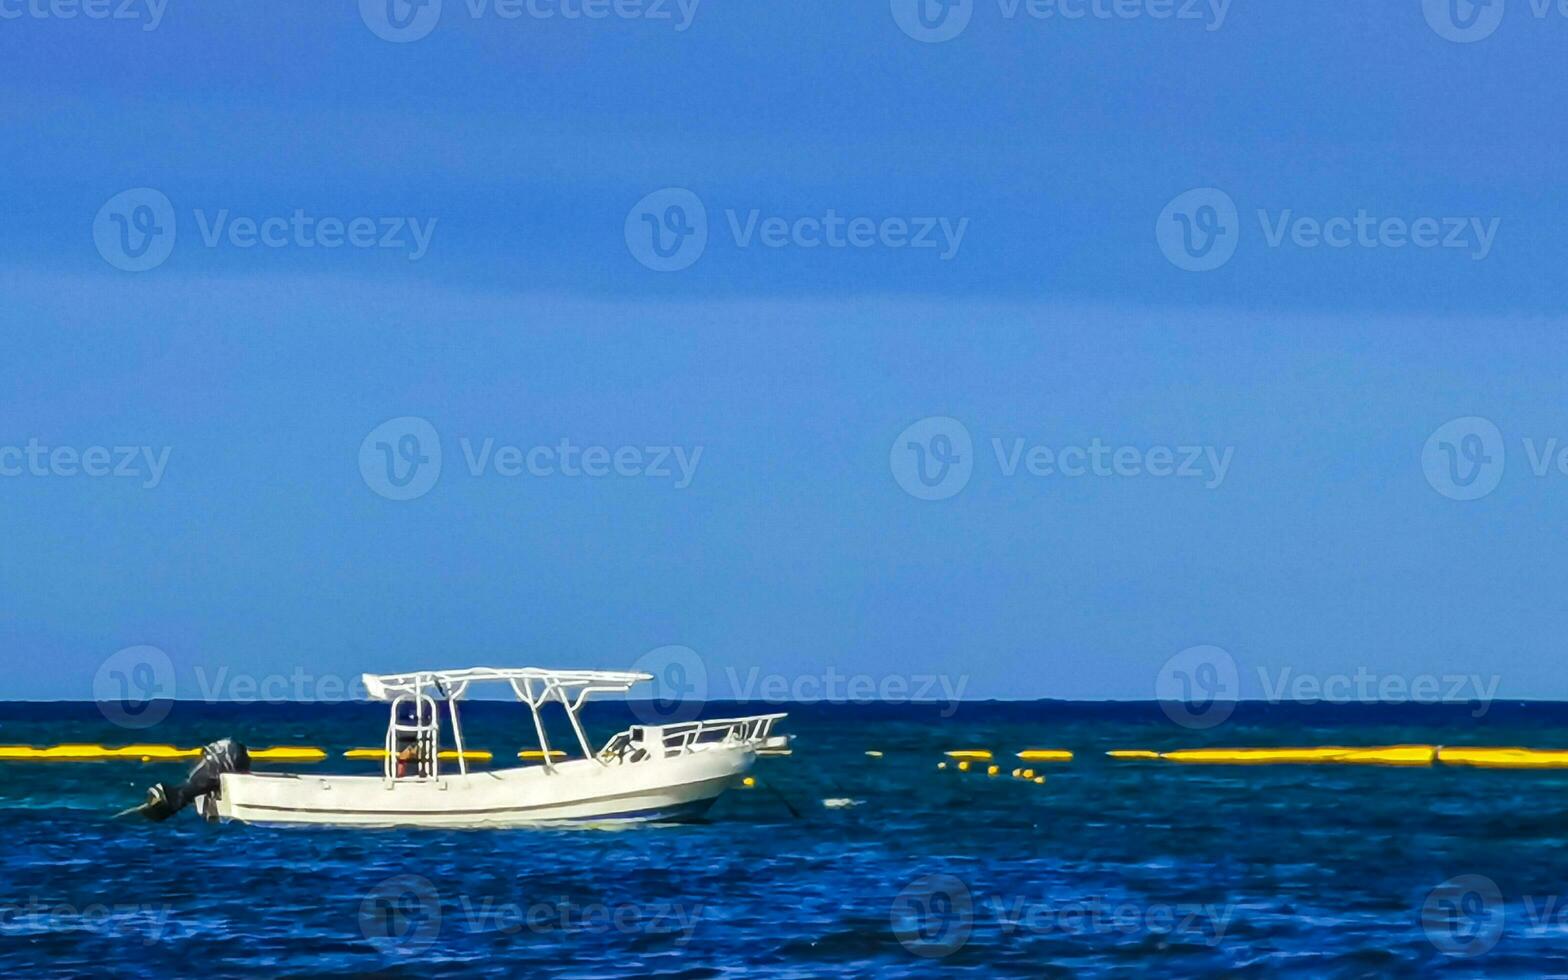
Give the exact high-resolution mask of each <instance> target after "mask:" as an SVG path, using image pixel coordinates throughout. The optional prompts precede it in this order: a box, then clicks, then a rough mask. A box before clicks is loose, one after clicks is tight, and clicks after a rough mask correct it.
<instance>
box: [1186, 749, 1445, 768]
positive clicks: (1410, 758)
mask: <svg viewBox="0 0 1568 980" xmlns="http://www.w3.org/2000/svg"><path fill="white" fill-rule="evenodd" d="M1435 752H1436V750H1435V749H1434V748H1433V747H1432V746H1430V745H1381V746H1370V747H1361V748H1356V747H1350V746H1344V745H1325V746H1318V747H1316V748H1276V749H1182V750H1179V751H1176V752H1165V753H1162V754H1161V755H1160V758H1162V759H1166V760H1168V761H1170V762H1183V763H1189V764H1198V765H1242V766H1263V765H1320V764H1334V763H1339V764H1347V765H1385V766H1425V765H1431V764H1432V759H1433V756H1434V755H1435Z"/></svg>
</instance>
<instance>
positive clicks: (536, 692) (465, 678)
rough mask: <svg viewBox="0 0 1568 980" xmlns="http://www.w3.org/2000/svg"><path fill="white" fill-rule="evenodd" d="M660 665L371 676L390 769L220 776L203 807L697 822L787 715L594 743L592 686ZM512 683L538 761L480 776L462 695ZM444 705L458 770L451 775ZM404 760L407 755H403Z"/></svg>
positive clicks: (337, 819)
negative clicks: (384, 713) (552, 724)
mask: <svg viewBox="0 0 1568 980" xmlns="http://www.w3.org/2000/svg"><path fill="white" fill-rule="evenodd" d="M652 679H653V678H652V676H651V675H649V674H640V673H629V672H616V671H600V670H543V669H540V668H536V667H521V668H493V667H475V668H471V669H467V670H435V671H421V672H419V673H414V674H398V675H384V676H377V675H372V674H366V675H365V677H364V680H365V686H366V688H367V690H368V691H369V692H370V695H371V697H372V698H374V699H376V700H378V701H385V702H388V703H389V704H390V714H391V721H390V723H389V725H388V727H387V735H386V748H385V761H384V763H383V768H382V773H381V775H380V776H323V775H309V774H303V773H258V772H223V773H221V775H219V777H218V781H219V785H218V788H217V790H216V792H212V793H209V794H207V795H206V796H203V797H201V798H200V799H199V800H198V801H197V803H198V805H199V807H200V810H201V812H202V813H203V814H204V815H205V816H207V817H208V818H209V819H216V820H237V821H243V822H246V823H258V824H321V825H331V826H353V827H389V826H412V827H518V826H526V825H536V824H554V823H618V822H647V821H678V820H690V819H692V818H694V817H698V816H701V815H702V813H703V812H705V811H706V810H707V809H708V808H709V807H710V806H711V805H712V804H713V801H714V800H716V799H717V798H718V797H719V794H721V793H723V792H724V791H725V790H726V789H728V788H729V787H730V786H732V785H734V784H735V783H737V782H739V781H740V779H741V778H742V777H743V776H744V774H745V773H746V771H747V770H749V769H750V768H751V767H752V765H753V763H754V762H755V761H756V759H757V756H758V755H759V754H762V755H768V754H784V753H787V752H788V750H789V736H787V735H775V734H773V726H774V724H775V723H776V722H777V721H779V719H781V718H783V717H785V716H784V715H783V714H773V715H753V716H750V717H746V718H723V719H713V720H706V721H690V722H683V723H680V724H672V725H634V726H632V727H630V728H628V729H627V730H626V731H623V732H620V733H619V734H617V735H615V736H613V737H612V738H611V739H610V740H609V741H608V742H606V743H605V744H604V746H603V747H602V748H600V749H599V750H598V751H594V749H593V748H592V746H590V745H589V743H588V737H587V735H586V734H585V733H584V732H583V727H582V722H581V720H580V719H579V717H578V716H579V713H580V712H581V710H582V706H583V703H584V702H585V701H586V700H587V699H588V697H589V696H590V695H592V694H597V693H624V692H626V691H627V690H629V689H630V688H631V687H632V685H634V684H637V683H639V682H642V681H648V680H652ZM491 681H494V682H506V683H509V684H510V685H511V687H512V690H513V692H514V693H515V694H516V695H517V699H518V700H519V701H521V702H522V703H523V704H524V705H526V706H527V708H528V710H529V712H530V713H531V714H532V716H533V727H534V734H535V737H536V738H537V740H538V744H539V750H540V758H541V762H540V764H539V765H533V766H518V767H514V768H504V769H495V770H484V771H478V772H470V771H469V768H468V762H467V758H466V755H465V753H464V749H463V733H462V725H461V722H460V720H459V714H458V702H460V701H461V700H462V699H463V696H464V695H465V694H466V693H467V692H468V689H469V686H470V685H471V684H474V683H476V682H478V683H483V682H491ZM438 701H439V702H444V703H445V705H446V709H447V710H446V714H447V717H448V719H449V721H450V726H451V741H452V745H453V747H454V748H455V749H456V753H455V755H456V771H443V767H442V758H441V756H442V753H441V752H440V751H438V750H439V748H440V746H441V714H442V712H441V710H440V707H439V705H438V704H437V702H438ZM551 702H556V703H559V704H560V705H561V706H562V708H563V709H564V710H565V713H566V717H567V719H568V720H569V721H570V723H571V727H572V732H573V733H574V735H575V736H576V740H577V743H578V746H579V747H580V749H581V752H582V756H581V757H580V758H573V759H570V760H567V761H558V759H557V758H556V756H557V755H558V754H557V753H553V752H552V749H551V746H550V740H549V736H548V735H547V734H546V731H545V724H544V720H543V719H542V717H541V714H540V712H541V711H542V709H543V708H544V707H545V706H546V705H548V704H550V703H551ZM399 756H402V757H403V759H402V760H400V759H399Z"/></svg>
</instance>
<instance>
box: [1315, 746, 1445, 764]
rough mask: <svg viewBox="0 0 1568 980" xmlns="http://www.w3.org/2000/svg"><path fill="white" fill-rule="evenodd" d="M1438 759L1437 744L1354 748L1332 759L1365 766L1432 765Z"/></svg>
mask: <svg viewBox="0 0 1568 980" xmlns="http://www.w3.org/2000/svg"><path fill="white" fill-rule="evenodd" d="M1436 759H1437V746H1435V745H1385V746H1381V747H1379V748H1372V749H1353V750H1351V751H1350V752H1347V753H1345V755H1344V756H1342V757H1340V758H1337V759H1334V760H1332V761H1334V762H1339V763H1344V764H1347V765H1364V766H1430V765H1431V764H1432V763H1433V762H1434V761H1436Z"/></svg>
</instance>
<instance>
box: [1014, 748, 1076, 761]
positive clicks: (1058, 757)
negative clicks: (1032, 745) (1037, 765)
mask: <svg viewBox="0 0 1568 980" xmlns="http://www.w3.org/2000/svg"><path fill="white" fill-rule="evenodd" d="M1018 758H1020V759H1022V760H1024V761H1025V762H1071V761H1073V754H1072V753H1071V752H1068V751H1067V750H1066V749H1024V750H1023V751H1022V752H1020V753H1018Z"/></svg>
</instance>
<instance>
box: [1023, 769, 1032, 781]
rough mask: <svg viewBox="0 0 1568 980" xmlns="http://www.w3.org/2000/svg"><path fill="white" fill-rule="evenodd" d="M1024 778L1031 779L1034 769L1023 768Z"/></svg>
mask: <svg viewBox="0 0 1568 980" xmlns="http://www.w3.org/2000/svg"><path fill="white" fill-rule="evenodd" d="M1024 778H1025V779H1033V778H1034V770H1033V769H1025V770H1024Z"/></svg>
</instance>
